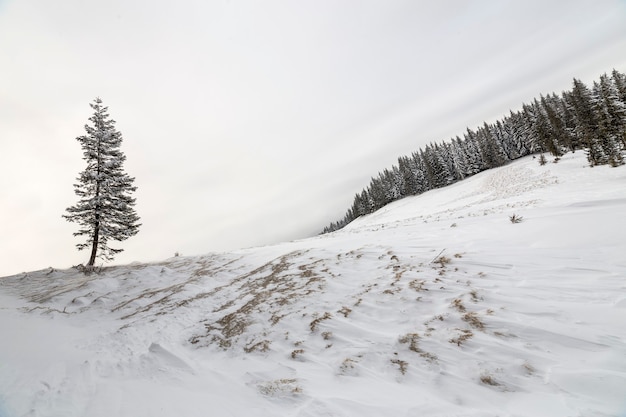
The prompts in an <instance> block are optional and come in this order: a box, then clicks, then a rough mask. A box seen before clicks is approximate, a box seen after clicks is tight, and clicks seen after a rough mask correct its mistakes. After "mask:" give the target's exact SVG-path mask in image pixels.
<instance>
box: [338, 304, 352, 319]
mask: <svg viewBox="0 0 626 417" xmlns="http://www.w3.org/2000/svg"><path fill="white" fill-rule="evenodd" d="M337 312H338V313H341V314H343V316H344V317H348V316H349V315H350V313H352V309H351V308H349V307H345V306H344V307H341V309H340V310H339V311H337Z"/></svg>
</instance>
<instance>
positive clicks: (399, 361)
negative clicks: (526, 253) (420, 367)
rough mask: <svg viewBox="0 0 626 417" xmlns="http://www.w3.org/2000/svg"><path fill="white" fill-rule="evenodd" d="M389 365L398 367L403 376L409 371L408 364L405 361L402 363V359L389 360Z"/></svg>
mask: <svg viewBox="0 0 626 417" xmlns="http://www.w3.org/2000/svg"><path fill="white" fill-rule="evenodd" d="M391 363H393V364H395V365H398V368H399V369H400V373H401V374H402V375H405V374H406V371H407V369H409V363H408V362H407V361H403V360H402V359H391Z"/></svg>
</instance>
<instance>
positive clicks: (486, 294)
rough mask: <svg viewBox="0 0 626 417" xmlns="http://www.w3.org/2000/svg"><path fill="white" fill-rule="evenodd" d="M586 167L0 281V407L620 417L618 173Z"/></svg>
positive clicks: (132, 412)
mask: <svg viewBox="0 0 626 417" xmlns="http://www.w3.org/2000/svg"><path fill="white" fill-rule="evenodd" d="M585 165H586V161H585V158H584V155H582V153H576V154H569V155H566V156H565V157H563V158H562V159H561V160H560V162H559V163H558V164H552V163H550V164H547V165H545V166H539V164H538V163H537V162H536V160H534V159H533V158H530V157H529V158H524V159H523V160H520V161H517V162H515V163H512V164H510V165H507V166H505V167H502V168H498V169H494V170H490V171H486V172H483V173H481V174H478V175H476V176H474V177H471V178H469V179H467V180H465V181H462V182H459V183H456V184H454V185H452V186H450V187H447V188H445V189H438V190H433V191H430V192H428V193H425V194H423V195H420V196H417V197H413V198H407V199H404V200H400V201H397V202H394V203H392V204H390V205H389V206H387V207H384V208H383V209H381V210H379V211H378V212H376V213H373V214H371V215H369V216H366V217H364V218H360V219H357V220H356V221H354V222H353V223H352V224H350V225H349V226H348V227H346V228H344V229H342V230H340V231H338V232H335V233H332V234H328V235H322V236H318V237H315V238H312V239H306V240H301V241H295V242H288V243H283V244H279V245H274V246H267V247H260V248H252V249H246V250H240V251H234V252H230V253H222V254H209V255H206V256H201V257H193V258H191V257H189V258H186V257H176V258H172V259H169V260H167V261H165V262H162V263H158V264H133V265H129V266H121V267H110V268H104V269H103V271H102V272H101V273H100V274H94V275H89V276H85V275H82V274H81V273H79V272H78V271H76V270H73V269H72V270H65V271H58V270H54V269H52V268H51V269H49V270H44V271H37V272H31V273H25V274H21V275H16V276H11V277H6V278H2V279H0V303H1V304H0V305H1V307H0V325H1V326H2V329H3V332H2V333H3V335H5V337H3V341H2V343H1V344H0V417H5V416H7V417H13V416H33V417H35V416H36V417H44V416H45V417H49V416H64V417H72V416H107V417H109V416H129V417H130V416H132V417H137V416H174V415H179V416H206V415H219V416H243V415H245V416H299V417H306V416H346V417H347V416H359V417H368V416H381V415H398V416H533V417H534V416H549V417H554V416H581V417H582V416H585V417H589V416H596V417H601V416H602V417H604V416H625V415H626V360H625V358H626V332H624V329H626V280H625V277H626V258H625V257H624V253H625V250H626V243H625V242H624V236H625V234H626V221H624V213H625V212H626V170H625V168H608V167H595V168H588V167H586V166H585ZM513 214H515V215H516V216H518V217H520V216H521V217H522V221H521V222H520V223H513V222H511V221H510V216H511V215H513Z"/></svg>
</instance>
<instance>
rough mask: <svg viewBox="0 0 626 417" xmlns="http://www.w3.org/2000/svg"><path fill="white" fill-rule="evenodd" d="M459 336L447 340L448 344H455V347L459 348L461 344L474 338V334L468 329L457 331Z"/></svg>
mask: <svg viewBox="0 0 626 417" xmlns="http://www.w3.org/2000/svg"><path fill="white" fill-rule="evenodd" d="M459 332H460V333H459V335H458V336H457V337H453V338H452V339H450V340H448V342H450V343H456V345H457V346H461V345H462V344H463V343H465V342H466V341H467V340H469V339H471V338H472V337H474V333H472V331H471V330H468V329H463V330H461V329H459Z"/></svg>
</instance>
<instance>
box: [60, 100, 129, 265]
mask: <svg viewBox="0 0 626 417" xmlns="http://www.w3.org/2000/svg"><path fill="white" fill-rule="evenodd" d="M90 106H91V108H93V110H94V113H93V116H92V117H90V118H89V120H90V121H91V122H92V126H90V125H88V124H87V125H85V130H86V131H87V135H84V136H79V137H77V138H76V140H77V141H78V142H80V144H81V147H82V150H83V160H85V162H87V167H86V168H85V170H84V171H82V172H81V173H80V174H79V176H78V178H77V180H78V183H77V184H74V192H75V193H76V195H77V196H78V197H79V201H78V203H77V204H76V205H74V206H71V207H68V208H67V213H68V214H64V215H63V217H64V218H65V219H66V220H67V221H69V222H73V223H78V225H79V226H80V227H79V230H78V232H76V233H74V236H86V237H87V240H86V242H84V243H79V244H77V245H76V247H77V248H78V250H83V249H86V248H89V247H91V255H90V257H89V261H88V262H87V265H86V268H88V269H91V268H92V267H93V265H94V262H95V260H96V257H99V258H102V259H104V260H105V261H110V260H113V257H114V256H115V254H117V253H119V252H122V251H123V249H114V248H111V247H109V241H110V240H116V241H123V240H126V239H128V238H129V237H131V236H133V235H135V234H137V232H138V231H139V226H141V225H140V224H139V223H138V222H139V217H138V216H137V213H136V212H135V209H134V208H133V207H134V205H135V198H134V197H131V193H132V192H134V191H135V190H136V189H137V187H135V186H134V185H133V182H134V181H135V179H134V178H132V177H130V176H128V174H126V173H125V172H124V170H123V167H122V165H123V164H124V161H125V160H126V156H125V155H124V154H123V153H122V151H121V150H120V145H121V144H122V134H121V133H120V132H118V131H117V130H116V129H115V121H114V120H112V119H110V118H109V115H108V113H107V109H108V108H107V107H104V106H103V105H102V100H100V98H96V99H95V100H94V103H93V104H90ZM98 252H99V254H98Z"/></svg>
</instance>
